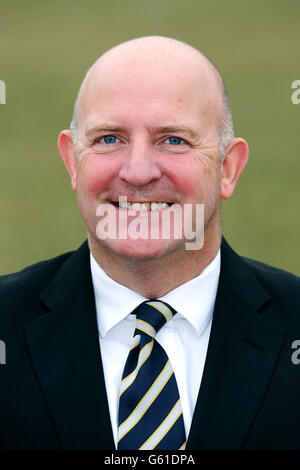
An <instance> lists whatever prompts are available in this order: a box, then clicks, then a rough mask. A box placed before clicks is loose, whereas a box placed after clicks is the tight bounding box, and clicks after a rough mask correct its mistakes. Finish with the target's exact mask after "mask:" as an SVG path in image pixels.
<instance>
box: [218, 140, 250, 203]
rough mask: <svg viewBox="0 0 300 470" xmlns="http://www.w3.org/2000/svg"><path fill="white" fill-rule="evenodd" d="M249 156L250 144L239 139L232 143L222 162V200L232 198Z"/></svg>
mask: <svg viewBox="0 0 300 470" xmlns="http://www.w3.org/2000/svg"><path fill="white" fill-rule="evenodd" d="M248 155H249V149H248V144H247V142H246V141H245V140H244V139H241V138H240V137H238V138H235V139H233V140H232V141H231V142H230V144H229V146H228V149H227V151H226V155H225V157H224V159H223V162H222V178H221V198H223V199H228V198H230V197H231V196H232V194H233V191H234V188H235V185H236V183H237V181H238V179H239V177H240V175H241V174H242V172H243V170H244V168H245V166H246V164H247V161H248Z"/></svg>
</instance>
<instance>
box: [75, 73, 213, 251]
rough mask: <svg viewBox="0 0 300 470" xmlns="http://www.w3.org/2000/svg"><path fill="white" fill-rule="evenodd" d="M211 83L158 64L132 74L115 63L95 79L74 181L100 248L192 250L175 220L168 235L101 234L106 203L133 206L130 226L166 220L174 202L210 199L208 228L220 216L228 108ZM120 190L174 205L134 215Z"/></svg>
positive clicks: (132, 198) (135, 199)
mask: <svg viewBox="0 0 300 470" xmlns="http://www.w3.org/2000/svg"><path fill="white" fill-rule="evenodd" d="M198 78H199V77H198ZM202 85H203V83H202ZM212 88H213V87H212V86H211V85H210V86H209V85H208V84H207V89H206V88H205V86H201V83H199V80H198V79H197V78H196V77H193V75H192V76H191V74H188V73H183V72H182V73H180V72H178V71H177V73H176V74H175V73H174V75H173V74H172V73H171V72H170V71H169V72H166V71H165V70H162V71H161V70H160V69H159V68H155V70H147V69H141V68H136V69H134V71H132V73H130V71H129V70H128V68H126V67H123V68H122V67H121V68H120V70H119V69H118V68H117V67H116V68H112V69H111V71H110V72H109V73H108V72H106V73H104V72H102V73H101V74H100V73H99V75H96V77H95V79H94V80H93V81H92V80H90V83H89V84H88V86H87V87H86V90H85V94H84V98H83V99H82V102H81V109H80V128H79V135H78V141H77V154H78V161H77V164H76V172H75V176H74V178H73V187H74V189H75V190H76V193H77V199H78V203H79V207H80V210H81V212H82V215H83V218H84V220H85V223H86V225H87V228H88V232H89V236H90V237H91V238H92V239H93V240H94V242H96V243H97V246H98V248H99V249H100V251H101V250H105V251H106V252H111V251H113V252H114V253H115V254H117V255H119V256H122V257H126V258H131V259H153V258H161V257H163V256H166V255H168V254H170V253H172V252H174V251H177V252H178V251H183V250H185V242H186V240H184V239H177V238H176V239H175V238H174V236H173V232H172V224H171V233H170V237H169V239H163V238H162V236H159V238H158V239H157V238H156V239H153V238H152V237H151V236H149V237H148V239H145V238H140V239H135V238H130V236H127V239H118V237H117V238H116V239H109V238H108V239H106V240H100V239H99V237H98V236H97V233H96V227H97V224H98V222H99V220H100V219H99V217H98V216H97V215H96V212H97V207H98V206H99V205H100V204H109V205H111V206H113V208H114V211H115V214H116V216H117V217H118V215H119V213H120V212H122V214H123V215H124V213H125V212H126V211H127V214H126V215H128V217H127V224H128V225H129V224H130V223H132V221H133V220H134V219H135V218H136V217H137V216H138V217H144V218H146V221H147V224H148V227H149V228H150V224H158V225H160V226H161V224H162V217H166V216H167V215H168V214H167V211H170V210H171V208H172V205H173V204H177V206H176V207H180V208H181V209H182V214H183V213H184V208H185V205H186V204H192V205H193V207H195V205H196V204H204V207H205V210H204V219H205V226H206V229H207V228H208V227H209V226H210V225H212V226H213V225H214V224H218V223H219V204H220V178H221V168H222V164H221V161H220V158H219V134H218V132H219V123H220V109H221V107H220V104H219V101H220V98H219V95H217V96H216V97H214V96H213V95H214V90H212ZM215 94H217V92H215ZM214 99H215V103H214ZM218 100H219V101H218ZM120 196H123V197H126V198H127V201H128V202H132V203H145V204H146V206H144V207H147V208H149V204H150V203H167V204H168V205H167V207H164V206H165V204H164V205H162V208H161V209H159V206H156V209H157V210H159V215H156V219H155V221H153V219H152V221H151V222H150V218H151V212H150V211H144V210H142V211H138V212H136V215H135V216H134V215H130V213H129V212H128V210H130V209H126V208H120V207H118V201H119V197H120ZM135 207H138V206H135ZM150 207H152V208H154V207H155V206H153V205H152V206H150ZM156 214H158V212H157V213H156ZM143 220H145V219H143ZM171 220H172V218H171ZM143 227H145V224H143ZM98 234H99V233H98Z"/></svg>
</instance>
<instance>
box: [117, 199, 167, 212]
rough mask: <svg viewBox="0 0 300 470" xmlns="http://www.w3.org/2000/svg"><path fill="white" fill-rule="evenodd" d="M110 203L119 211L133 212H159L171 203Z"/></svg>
mask: <svg viewBox="0 0 300 470" xmlns="http://www.w3.org/2000/svg"><path fill="white" fill-rule="evenodd" d="M111 203H112V204H113V205H114V206H116V207H119V208H120V209H131V210H135V211H159V210H162V209H167V208H168V207H170V206H171V205H172V204H173V203H172V202H160V201H158V202H129V201H126V202H125V201H118V202H116V201H111Z"/></svg>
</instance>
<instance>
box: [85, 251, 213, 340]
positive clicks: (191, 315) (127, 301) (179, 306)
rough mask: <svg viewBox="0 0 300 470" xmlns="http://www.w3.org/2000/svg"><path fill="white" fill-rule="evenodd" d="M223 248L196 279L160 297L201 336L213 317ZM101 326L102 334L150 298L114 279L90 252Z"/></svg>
mask: <svg viewBox="0 0 300 470" xmlns="http://www.w3.org/2000/svg"><path fill="white" fill-rule="evenodd" d="M220 263H221V256H220V250H219V251H218V253H217V255H216V257H215V258H214V259H213V261H212V262H211V263H210V264H209V265H208V266H207V267H206V268H205V269H204V270H203V271H202V272H201V273H200V274H199V275H198V276H196V277H195V278H193V279H191V280H190V281H188V282H185V283H184V284H182V285H180V286H179V287H176V289H173V290H172V291H170V292H168V294H166V295H164V296H163V297H160V300H162V301H165V302H167V303H168V304H170V305H171V306H172V307H173V308H174V309H175V310H177V312H178V314H177V315H176V317H174V320H175V319H176V318H180V315H181V316H182V317H184V318H185V319H186V320H187V321H188V322H189V323H190V324H191V325H192V326H193V327H194V329H195V330H196V333H197V334H198V335H201V333H202V332H203V331H204V330H205V328H206V326H207V324H208V322H209V321H210V319H211V316H212V313H213V310H214V304H215V298H216V294H217V288H218V282H219V275H220ZM90 265H91V274H92V281H93V287H94V293H95V302H96V312H97V321H98V328H99V333H100V335H101V337H105V336H106V334H107V333H108V332H109V331H110V330H111V329H112V328H113V327H114V326H116V325H117V324H118V323H120V322H121V321H122V320H124V319H125V318H126V317H127V316H128V315H129V314H130V313H131V312H132V311H133V310H134V309H135V308H136V307H137V306H138V305H139V304H140V303H141V302H144V301H145V300H147V299H146V297H143V296H141V295H140V294H138V293H137V292H135V291H133V290H131V289H129V288H128V287H126V286H123V285H122V284H119V283H118V282H116V281H114V280H113V279H111V278H110V277H109V276H108V275H107V274H106V273H105V271H104V270H103V269H102V268H101V267H100V266H99V264H98V263H97V262H96V260H95V258H94V257H93V255H92V253H90Z"/></svg>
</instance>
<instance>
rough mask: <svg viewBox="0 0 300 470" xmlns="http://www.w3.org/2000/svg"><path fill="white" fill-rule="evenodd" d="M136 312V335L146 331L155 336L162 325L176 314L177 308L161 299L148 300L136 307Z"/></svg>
mask: <svg viewBox="0 0 300 470" xmlns="http://www.w3.org/2000/svg"><path fill="white" fill-rule="evenodd" d="M135 313H136V329H135V335H140V334H143V333H144V334H146V335H148V336H151V337H152V338H154V336H155V335H156V334H157V333H158V331H159V330H160V329H161V327H162V326H163V325H164V324H165V323H167V322H168V321H169V320H171V318H172V317H173V316H174V315H175V314H176V310H174V309H173V308H172V307H171V306H170V305H168V304H167V303H165V302H161V301H160V300H146V301H145V302H142V303H141V304H140V305H139V306H138V307H137V308H136V311H135Z"/></svg>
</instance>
